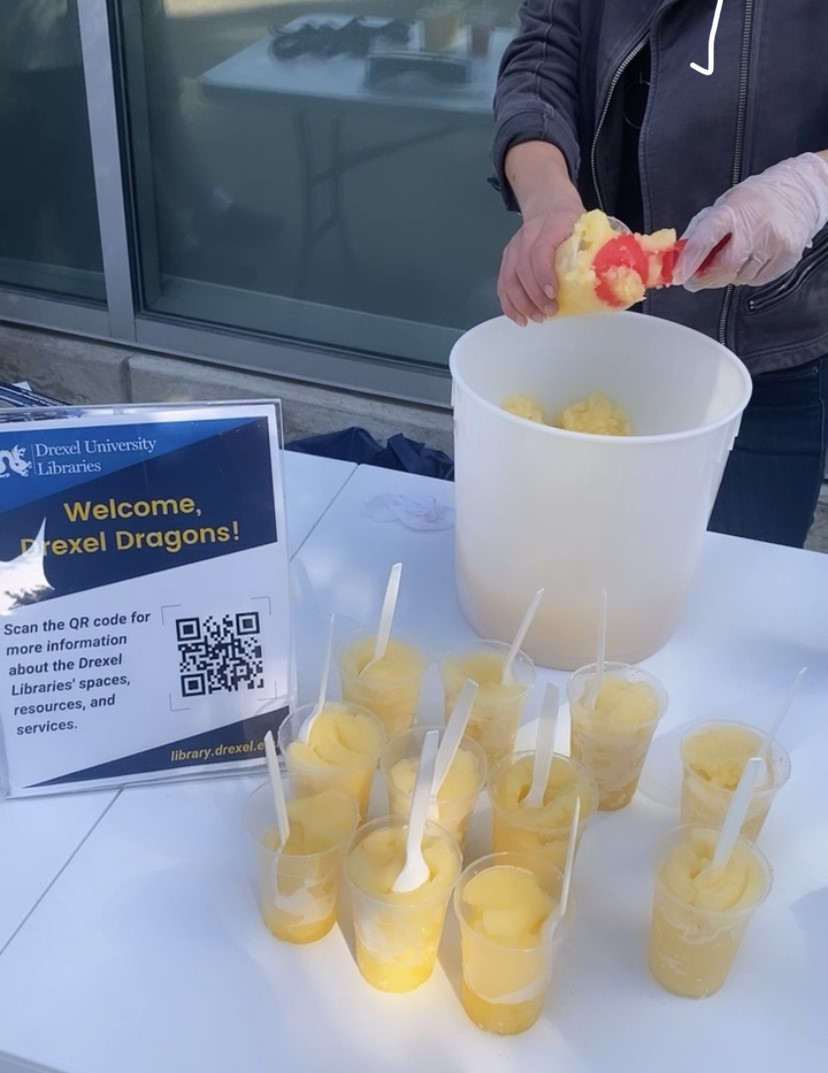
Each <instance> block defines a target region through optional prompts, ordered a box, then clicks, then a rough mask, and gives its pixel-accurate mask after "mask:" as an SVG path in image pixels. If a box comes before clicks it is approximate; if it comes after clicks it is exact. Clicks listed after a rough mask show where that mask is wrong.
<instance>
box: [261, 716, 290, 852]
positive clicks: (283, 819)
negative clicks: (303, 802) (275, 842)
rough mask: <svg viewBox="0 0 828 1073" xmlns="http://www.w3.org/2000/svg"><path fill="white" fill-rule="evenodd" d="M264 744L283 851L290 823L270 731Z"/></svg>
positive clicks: (274, 745)
mask: <svg viewBox="0 0 828 1073" xmlns="http://www.w3.org/2000/svg"><path fill="white" fill-rule="evenodd" d="M264 743H265V756H266V757H267V772H268V775H270V788H271V790H272V791H273V804H274V806H275V808H276V826H277V827H278V828H279V840H280V842H281V846H282V849H284V848H285V846H286V845H287V842H288V839H289V838H290V821H289V820H288V814H287V802H286V801H285V788H284V786H282V773H281V772H280V771H279V758H278V756H277V755H276V743H275V742H274V740H273V731H272V730H268V732H267V734H265V739H264Z"/></svg>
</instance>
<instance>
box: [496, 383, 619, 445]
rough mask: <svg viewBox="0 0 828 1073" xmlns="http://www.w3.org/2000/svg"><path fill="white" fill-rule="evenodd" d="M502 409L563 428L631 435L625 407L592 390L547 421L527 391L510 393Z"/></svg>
mask: <svg viewBox="0 0 828 1073" xmlns="http://www.w3.org/2000/svg"><path fill="white" fill-rule="evenodd" d="M502 406H503V409H504V410H508V411H509V413H510V414H514V415H515V416H516V417H523V418H525V419H526V420H527V421H535V422H537V423H540V424H548V425H551V426H552V427H553V428H562V429H565V430H566V431H567V432H589V433H591V434H592V435H594V436H631V435H632V426H631V425H630V421H629V418H628V416H627V413H626V411H625V410H624V409H623V408H622V407H621V406H619V405H618V404H617V403H615V402H613V401H612V399H609V398H607V396H606V395H603V394H602V393H601V392H600V391H593V392H592V393H591V394H589V395H587V396H585V397H584V398H583V399H578V400H576V401H575V402H573V403H570V404H569V406H564V407H563V408H562V409H561V410H559V411H558V412H557V413H556V414H555V416H554V418H553V419H552V420H551V421H547V420H546V418H545V416H544V413H543V410H542V409H541V407H540V404H539V403H538V402H536V401H535V399H534V398H533V397H532V396H531V395H510V396H509V397H508V398H506V399H504V400H503V403H502Z"/></svg>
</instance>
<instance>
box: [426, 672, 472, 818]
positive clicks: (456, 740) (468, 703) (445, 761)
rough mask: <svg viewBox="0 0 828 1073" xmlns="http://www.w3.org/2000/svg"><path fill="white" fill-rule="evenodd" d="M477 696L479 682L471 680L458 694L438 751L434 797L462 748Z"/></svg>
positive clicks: (467, 681)
mask: <svg viewBox="0 0 828 1073" xmlns="http://www.w3.org/2000/svg"><path fill="white" fill-rule="evenodd" d="M476 696H477V682H473V681H472V680H471V679H470V678H468V679H466V681H465V682H464V683H463V688H462V689H461V690H460V692H459V693H458V694H457V700H456V701H455V702H454V708H453V709H452V713H451V715H450V716H449V721H448V722H447V723H446V729H445V730H444V731H443V740H442V741H441V742H440V748H439V749H438V750H437V761H436V763H435V765H434V783H433V784H432V787H431V793H432V797H436V796H437V792H438V790H439V789H440V787H441V786H442V785H443V783H444V782H445V779H446V775H448V773H449V768H450V767H451V764H452V761H453V760H454V757H455V755H456V754H457V750H458V749H459V748H460V741H461V740H462V737H463V735H464V734H465V733H466V726H467V725H468V722H469V716H470V715H471V710H472V708H473V707H474V698H475V697H476Z"/></svg>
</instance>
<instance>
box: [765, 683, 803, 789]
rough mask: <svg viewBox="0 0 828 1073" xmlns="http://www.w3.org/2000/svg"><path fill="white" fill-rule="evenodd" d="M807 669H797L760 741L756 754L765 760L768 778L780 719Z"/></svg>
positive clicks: (780, 724)
mask: <svg viewBox="0 0 828 1073" xmlns="http://www.w3.org/2000/svg"><path fill="white" fill-rule="evenodd" d="M807 670H808V668H807V667H802V668H801V669H800V670H799V671H797V673H796V675H795V676H794V680H793V681H792V682H791V684H790V685H789V686H788V692H787V693H786V694H785V699H784V700H783V701H782V704H781V705H780V707H779V711H778V712H777V713H776V718H775V719H774V721H773V722H772V723H771V728H770V730H769V731H768V733H767V736H766V738H765V740H764V741H763V742H762V747H761V749H760V750H759V752H758V753H757V754H756V755H757V756H758V757H760V758H761V759H762V760H763V761H764V762H765V764H766V766H767V769H768V778H772V772H771V770H770V766H771V765H770V751H771V746H772V745H773V742H774V739H775V738H776V735H777V734H778V733H779V728H780V727H781V726H782V720H783V719H784V718H785V716H786V715H787V714H788V709H789V708H790V706H791V704H792V703H793V699H794V697H795V696H796V694H797V693H798V692H799V687H800V685H801V684H802V679H803V678H804V677H805V672H806V671H807Z"/></svg>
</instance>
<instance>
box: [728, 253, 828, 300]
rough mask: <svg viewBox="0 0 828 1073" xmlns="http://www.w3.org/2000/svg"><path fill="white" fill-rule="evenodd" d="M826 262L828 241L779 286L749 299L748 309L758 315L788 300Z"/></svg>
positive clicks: (804, 258)
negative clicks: (779, 302)
mask: <svg viewBox="0 0 828 1073" xmlns="http://www.w3.org/2000/svg"><path fill="white" fill-rule="evenodd" d="M826 260H828V240H826V241H824V242H822V243H820V245H819V246H817V247H816V249H814V250H812V251H811V253H810V255H808V254H806V255H805V257H803V258H802V260H801V261H800V262H799V265H798V266H797V268H794V269H793V270H792V271H791V272H789V273H787V274H786V275H785V276H784V277H783V278H782V279H781V280H780V281H779V282H778V283H777V284H775V285H774V286H772V287H770V288H769V289H766V290H764V291H761V292H760V293H758V294H757V295H756V297H755V298H750V299H748V304H747V305H748V309H749V310H750V312H751V313H757V312H759V311H760V310H762V309H766V308H767V307H768V306H772V305H774V304H775V303H776V302H778V301H781V299H782V298H787V296H788V295H789V294H793V293H794V292H795V291H797V290H799V288H800V287H801V286H802V284H803V283H805V281H806V280H807V279H808V278H809V277H810V276H811V274H812V273H813V272H815V271H816V269H817V268H819V266H820V265H821V264H822V263H823V261H826Z"/></svg>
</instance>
